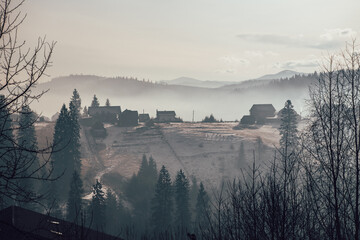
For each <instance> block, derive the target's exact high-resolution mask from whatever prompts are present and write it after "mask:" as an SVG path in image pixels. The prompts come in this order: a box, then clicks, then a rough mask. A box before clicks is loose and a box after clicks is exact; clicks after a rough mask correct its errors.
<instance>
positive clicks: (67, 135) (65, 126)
mask: <svg viewBox="0 0 360 240" xmlns="http://www.w3.org/2000/svg"><path fill="white" fill-rule="evenodd" d="M70 141H71V128H70V119H69V112H68V109H67V108H66V106H65V104H64V105H63V106H62V108H61V110H60V114H59V117H58V119H57V120H56V123H55V129H54V137H53V145H54V153H53V154H52V165H53V176H54V177H60V178H59V179H58V180H57V181H54V182H52V183H51V186H50V197H49V200H50V203H51V204H52V203H53V202H54V201H57V202H59V201H60V202H61V201H63V200H66V199H67V193H68V192H69V190H68V187H69V186H70V180H71V175H72V173H73V171H74V169H73V167H72V165H71V161H70V160H71V159H72V157H71V152H70V150H69V149H70V148H69V145H70ZM64 193H66V194H64Z"/></svg>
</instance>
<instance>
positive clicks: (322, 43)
mask: <svg viewBox="0 0 360 240" xmlns="http://www.w3.org/2000/svg"><path fill="white" fill-rule="evenodd" d="M356 35H357V32H356V31H354V30H353V29H351V28H343V29H341V28H334V29H326V30H325V31H324V32H323V33H321V34H320V35H319V36H313V37H305V36H304V35H302V34H299V35H281V34H260V33H244V34H239V35H237V37H238V38H239V39H242V40H245V41H250V42H259V43H266V44H274V45H283V46H289V47H305V48H316V49H336V48H339V47H342V46H343V45H344V43H345V41H346V40H349V39H350V38H354V37H355V36H356Z"/></svg>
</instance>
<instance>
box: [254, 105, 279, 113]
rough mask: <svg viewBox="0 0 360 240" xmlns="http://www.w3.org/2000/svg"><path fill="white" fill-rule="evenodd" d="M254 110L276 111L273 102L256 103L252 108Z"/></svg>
mask: <svg viewBox="0 0 360 240" xmlns="http://www.w3.org/2000/svg"><path fill="white" fill-rule="evenodd" d="M252 111H274V112H275V111H276V109H275V108H274V106H273V105H272V104H254V105H252V107H251V108H250V112H252Z"/></svg>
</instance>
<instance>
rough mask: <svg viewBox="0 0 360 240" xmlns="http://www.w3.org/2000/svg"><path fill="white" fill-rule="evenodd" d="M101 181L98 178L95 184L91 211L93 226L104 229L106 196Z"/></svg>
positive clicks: (100, 229)
mask: <svg viewBox="0 0 360 240" xmlns="http://www.w3.org/2000/svg"><path fill="white" fill-rule="evenodd" d="M104 195H105V194H104V192H103V190H102V185H101V183H100V182H99V181H98V180H97V179H96V183H95V184H94V185H93V197H92V201H91V211H92V214H90V215H91V216H92V222H93V228H94V229H96V230H99V231H103V230H104V228H105V208H106V206H105V198H104Z"/></svg>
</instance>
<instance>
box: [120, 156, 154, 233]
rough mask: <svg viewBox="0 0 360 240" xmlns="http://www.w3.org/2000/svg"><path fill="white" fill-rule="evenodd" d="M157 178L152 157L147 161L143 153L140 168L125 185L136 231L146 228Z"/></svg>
mask: <svg viewBox="0 0 360 240" xmlns="http://www.w3.org/2000/svg"><path fill="white" fill-rule="evenodd" d="M156 180H157V170H156V164H155V162H154V159H153V158H152V157H151V158H150V160H149V162H148V160H147V157H146V155H145V154H144V155H143V158H142V162H141V165H140V169H139V172H138V174H137V175H133V177H132V178H131V179H130V181H129V184H128V185H127V188H126V189H127V191H126V193H127V196H128V199H129V201H130V202H131V204H132V206H133V208H134V210H133V215H134V221H135V222H136V225H137V229H136V230H137V231H138V232H141V231H144V230H146V229H147V228H148V225H149V221H150V216H151V202H150V201H151V199H152V198H153V196H154V189H155V185H156Z"/></svg>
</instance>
